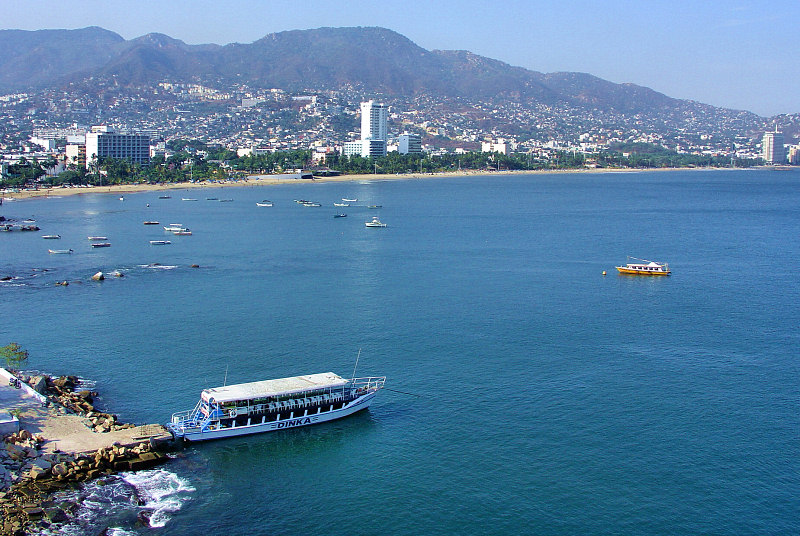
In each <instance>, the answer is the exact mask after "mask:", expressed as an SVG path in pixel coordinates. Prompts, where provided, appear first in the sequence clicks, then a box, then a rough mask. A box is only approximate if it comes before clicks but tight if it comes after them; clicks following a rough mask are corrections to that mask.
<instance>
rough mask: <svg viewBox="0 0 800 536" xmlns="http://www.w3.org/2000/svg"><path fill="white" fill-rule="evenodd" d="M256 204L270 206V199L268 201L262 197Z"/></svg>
mask: <svg viewBox="0 0 800 536" xmlns="http://www.w3.org/2000/svg"><path fill="white" fill-rule="evenodd" d="M256 206H257V207H271V206H272V201H270V200H268V199H264V200H263V201H260V202H256Z"/></svg>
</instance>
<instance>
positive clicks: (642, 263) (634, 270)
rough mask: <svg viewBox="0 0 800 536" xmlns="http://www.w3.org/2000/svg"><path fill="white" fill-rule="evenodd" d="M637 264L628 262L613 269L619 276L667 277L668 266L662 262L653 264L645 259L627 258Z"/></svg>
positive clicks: (668, 272)
mask: <svg viewBox="0 0 800 536" xmlns="http://www.w3.org/2000/svg"><path fill="white" fill-rule="evenodd" d="M631 259H633V260H635V261H639V262H628V263H627V264H626V265H625V266H616V267H615V268H616V269H617V271H618V272H619V273H621V274H626V275H669V274H670V273H671V272H670V270H669V264H667V263H665V262H663V263H661V262H653V261H648V260H645V259H637V258H636V257H628V261H630V260H631Z"/></svg>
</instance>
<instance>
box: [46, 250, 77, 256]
mask: <svg viewBox="0 0 800 536" xmlns="http://www.w3.org/2000/svg"><path fill="white" fill-rule="evenodd" d="M47 251H48V252H49V253H50V254H52V255H65V254H70V253H72V250H71V249H48V250H47Z"/></svg>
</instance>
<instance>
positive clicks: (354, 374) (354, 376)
mask: <svg viewBox="0 0 800 536" xmlns="http://www.w3.org/2000/svg"><path fill="white" fill-rule="evenodd" d="M360 357H361V348H359V349H358V355H357V356H356V365H355V366H354V367H353V376H352V377H351V378H350V383H353V381H354V380H355V379H356V369H357V368H358V358H360Z"/></svg>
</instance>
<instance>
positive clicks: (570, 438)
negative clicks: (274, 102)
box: [0, 171, 800, 536]
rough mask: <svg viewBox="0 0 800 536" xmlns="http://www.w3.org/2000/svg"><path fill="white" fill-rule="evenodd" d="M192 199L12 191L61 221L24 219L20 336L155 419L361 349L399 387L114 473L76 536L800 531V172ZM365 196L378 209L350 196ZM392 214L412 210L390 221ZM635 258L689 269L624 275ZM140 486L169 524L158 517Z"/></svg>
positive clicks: (233, 191) (341, 188)
mask: <svg viewBox="0 0 800 536" xmlns="http://www.w3.org/2000/svg"><path fill="white" fill-rule="evenodd" d="M171 195H172V198H171V199H159V193H155V192H152V193H141V194H130V195H125V199H124V201H120V199H119V198H118V196H115V195H109V194H88V195H82V196H71V197H64V198H60V199H43V200H29V201H14V202H7V203H5V204H4V205H3V206H2V207H0V214H2V215H5V216H6V217H13V218H17V219H24V218H28V217H30V218H34V219H36V220H37V224H38V225H39V226H40V227H41V228H42V230H41V232H38V233H19V232H15V233H0V276H1V275H12V276H15V277H16V279H14V280H12V281H8V282H4V283H0V306H1V307H0V309H1V310H2V322H0V344H6V343H8V342H11V341H16V342H19V343H20V344H21V345H22V346H24V347H25V348H27V349H28V350H29V351H30V355H31V358H30V362H29V366H30V367H31V368H34V369H38V370H41V371H45V372H48V373H51V374H76V375H79V376H82V377H84V378H87V379H88V380H91V381H94V382H96V385H97V389H98V390H99V391H100V393H101V395H102V396H101V398H100V399H99V402H98V404H99V405H101V406H102V407H104V408H106V409H108V410H110V411H112V412H116V413H117V414H118V415H119V417H120V419H122V420H125V421H130V422H136V423H145V422H166V421H167V420H168V419H169V417H170V414H171V413H172V412H173V411H178V410H184V409H189V408H191V407H193V406H194V404H195V402H196V401H197V399H198V396H199V393H200V391H201V390H202V389H203V388H206V387H215V386H219V385H222V383H223V381H225V375H226V371H227V382H228V383H239V382H246V381H254V380H260V379H268V378H277V377H285V376H293V375H298V374H307V373H316V372H326V371H333V372H336V373H338V374H341V375H343V376H349V375H350V374H351V373H352V370H353V365H354V362H355V358H356V354H357V353H358V350H359V348H360V349H361V359H360V363H359V370H358V374H359V375H386V376H387V384H386V385H387V388H388V389H393V391H390V390H388V389H387V390H384V391H383V392H381V393H380V395H379V396H378V397H377V398H376V400H375V402H374V403H373V405H372V407H371V408H370V409H369V410H368V411H365V412H361V413H359V414H357V415H354V416H352V417H350V418H346V419H343V420H340V421H336V422H333V423H329V424H323V425H319V426H316V427H307V428H302V429H295V430H289V431H281V432H275V433H271V434H262V435H256V436H250V437H243V438H236V439H228V440H223V441H218V442H212V443H207V444H200V445H197V446H194V445H192V446H190V447H189V448H187V449H185V450H184V451H183V452H180V453H179V454H178V455H177V457H176V458H175V459H174V460H172V461H171V462H170V463H169V464H167V465H166V466H163V467H162V468H160V469H158V470H156V471H151V472H147V473H137V474H132V475H128V476H127V477H126V479H125V480H124V481H121V480H119V479H117V480H116V481H112V482H110V483H108V484H107V485H106V486H94V487H92V488H89V489H87V490H85V492H84V502H85V508H84V510H83V511H82V512H81V518H80V522H79V523H78V522H76V523H75V525H74V526H73V527H71V529H70V530H71V531H72V533H73V534H81V533H90V532H92V533H96V532H97V529H101V528H103V527H105V526H110V527H112V528H113V529H114V533H116V534H170V535H193V534H230V535H251V534H266V535H272V534H275V535H309V534H337V535H338V534H342V535H345V534H346V535H373V534H375V535H384V536H385V535H407V534H414V535H416V534H428V535H450V534H482V535H483V534H487V535H493V534H496V535H507V534H545V535H548V534H553V535H555V534H601V533H602V534H736V535H740V534H789V533H795V534H796V533H798V532H800V500H799V499H800V446H799V444H798V439H800V438H799V437H798V435H799V434H798V430H800V413H798V402H799V401H800V378H799V374H798V373H800V359H798V350H797V349H798V346H800V336H799V335H798V326H800V307H798V302H799V301H800V300H799V298H800V285H799V284H798V262H800V261H799V260H800V172H798V171H790V172H776V171H675V172H656V173H650V172H641V173H620V174H614V173H609V174H553V175H536V176H497V177H468V178H439V179H430V180H428V179H426V180H413V179H411V180H400V181H397V180H392V181H380V180H375V181H364V182H352V183H321V184H296V183H295V184H287V185H281V186H273V187H241V188H224V189H212V188H208V189H202V190H182V191H173V192H171ZM182 197H192V198H196V199H197V201H182V200H181V198H182ZM209 197H211V198H218V199H220V200H221V199H233V202H227V203H225V202H220V201H219V200H208V199H207V198H209ZM343 197H344V198H350V197H356V198H358V199H359V201H358V203H357V204H358V205H361V206H351V207H348V208H338V207H333V206H332V204H333V202H339V201H340V199H341V198H343ZM264 198H268V199H270V200H272V201H273V202H274V206H273V207H272V208H259V207H256V201H260V200H262V199H264ZM299 198H305V199H311V200H314V201H319V202H320V203H322V204H323V206H322V207H321V208H307V207H303V206H300V205H298V204H296V203H293V200H294V199H299ZM148 203H149V207H148V206H147V204H148ZM365 205H382V208H380V209H377V210H376V209H368V208H366V206H365ZM342 211H345V212H347V217H346V218H337V219H334V218H333V217H332V216H333V214H335V213H337V212H342ZM373 215H379V216H380V218H381V220H383V221H384V222H385V223H387V224H388V227H387V228H385V229H368V228H365V227H364V222H365V221H366V220H368V219H370V218H371V216H373ZM145 220H158V221H160V222H161V224H162V225H165V224H167V223H182V224H183V225H185V226H187V227H189V228H191V229H192V231H193V232H194V234H193V236H188V237H179V236H172V235H171V234H166V233H165V232H164V231H163V230H162V228H161V226H145V225H143V224H142V222H143V221H145ZM56 233H57V234H60V235H61V236H62V239H61V240H59V241H50V240H42V239H41V238H40V237H41V235H42V234H56ZM89 235H103V236H107V237H108V241H109V242H111V243H112V246H111V247H110V248H106V249H96V250H93V249H92V248H90V246H89V241H88V240H87V236H89ZM158 239H169V240H171V241H172V244H171V245H168V246H151V245H150V244H149V240H158ZM48 248H72V249H74V250H75V253H74V254H73V255H50V254H48V252H47V250H48ZM627 255H632V256H636V257H644V258H646V259H652V260H656V261H667V262H669V264H670V267H671V268H672V270H673V275H672V276H671V277H668V278H646V277H630V276H619V275H617V273H616V270H614V266H615V265H617V264H620V263H624V262H625V261H626V256H627ZM154 263H158V264H157V265H156V264H154ZM195 263H196V264H198V265H199V266H200V267H199V268H191V267H190V265H191V264H195ZM117 269H118V270H121V271H122V272H123V273H124V274H125V277H123V278H119V279H116V278H110V279H107V280H106V281H103V282H99V283H98V282H92V281H90V280H89V278H90V276H91V275H92V274H93V273H95V272H97V271H99V270H102V271H105V272H108V271H111V270H117ZM604 270H605V271H607V272H608V275H606V276H603V275H602V272H603V271H604ZM63 280H68V281H70V282H71V284H70V285H69V286H68V287H61V286H56V285H55V282H56V281H63ZM407 393H410V394H407ZM130 486H133V487H135V488H136V489H138V490H139V493H140V494H143V495H144V496H145V498H146V502H147V504H146V505H145V507H144V508H145V509H149V511H150V512H151V513H152V515H153V524H154V525H157V526H159V528H156V529H150V528H142V527H141V526H137V525H136V514H137V512H138V511H140V510H142V507H136V506H135V505H133V504H132V502H131V498H130V495H129V494H126V493H124V492H122V491H120V490H119V488H126V489H132V488H130ZM115 490H116V491H115Z"/></svg>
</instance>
